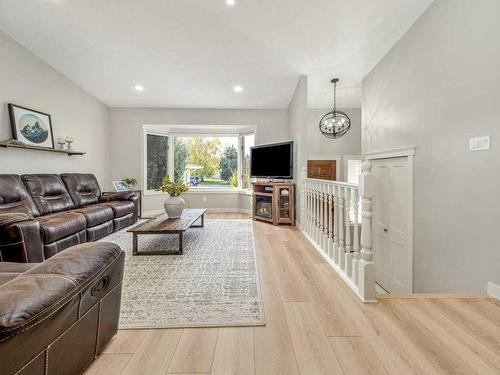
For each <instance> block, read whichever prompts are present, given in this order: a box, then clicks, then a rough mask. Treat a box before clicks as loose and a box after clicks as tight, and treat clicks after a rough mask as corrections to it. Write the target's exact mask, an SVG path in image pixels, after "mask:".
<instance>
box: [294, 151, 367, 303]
mask: <svg viewBox="0 0 500 375" xmlns="http://www.w3.org/2000/svg"><path fill="white" fill-rule="evenodd" d="M371 170H372V164H371V163H370V162H369V161H366V162H364V163H363V165H362V171H361V175H360V176H359V185H355V184H349V183H346V182H339V181H328V180H318V179H313V178H307V177H306V168H305V167H304V168H302V207H301V209H302V219H301V220H302V223H301V227H302V231H303V232H304V234H305V236H306V237H307V238H308V239H309V241H310V242H311V243H312V244H313V245H314V246H315V247H316V249H317V250H318V251H319V253H320V254H321V255H322V256H323V257H325V259H326V260H327V261H328V263H329V264H330V265H331V266H332V267H333V268H334V269H335V271H336V272H337V273H338V274H339V275H340V276H341V277H342V278H343V279H344V281H345V282H346V283H347V284H348V285H349V286H350V287H351V288H352V289H353V290H354V292H355V293H356V294H357V295H358V296H359V297H360V298H361V300H363V301H364V302H374V301H376V292H375V265H374V264H373V253H372V199H373V197H374V194H375V180H374V175H373V174H372V173H371ZM360 203H361V205H360ZM360 207H361V220H360V215H359V208H360ZM360 221H361V222H360ZM360 226H361V236H360V233H359V230H360Z"/></svg>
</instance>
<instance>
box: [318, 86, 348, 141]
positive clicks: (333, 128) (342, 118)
mask: <svg viewBox="0 0 500 375" xmlns="http://www.w3.org/2000/svg"><path fill="white" fill-rule="evenodd" d="M338 81H339V79H338V78H334V79H332V80H331V83H333V110H332V111H330V112H328V113H327V114H326V115H324V116H323V118H322V119H321V121H320V122H319V130H320V131H321V133H322V134H323V135H324V136H325V137H327V138H331V139H337V138H340V137H342V136H343V135H344V134H345V133H347V131H348V130H349V128H350V127H351V119H350V118H349V116H347V114H346V113H345V112H342V111H339V110H338V109H337V82H338Z"/></svg>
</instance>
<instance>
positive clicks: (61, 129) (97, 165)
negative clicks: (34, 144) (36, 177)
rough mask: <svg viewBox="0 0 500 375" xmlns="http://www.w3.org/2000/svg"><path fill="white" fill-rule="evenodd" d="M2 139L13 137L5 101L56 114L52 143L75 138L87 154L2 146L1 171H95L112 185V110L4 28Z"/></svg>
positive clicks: (0, 52) (0, 41)
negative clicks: (28, 48)
mask: <svg viewBox="0 0 500 375" xmlns="http://www.w3.org/2000/svg"><path fill="white" fill-rule="evenodd" d="M0 56H1V58H0V139H2V140H5V139H10V138H11V137H12V133H11V128H10V122H9V114H8V109H7V103H14V104H18V105H21V106H23V107H28V108H33V109H36V110H39V111H42V112H45V113H49V114H50V115H51V117H52V129H53V132H54V141H55V139H56V138H57V136H72V137H73V138H74V139H75V143H74V144H73V148H74V149H78V150H82V151H86V152H87V154H86V155H84V156H71V157H69V156H67V155H65V154H56V153H49V152H43V151H28V150H19V149H4V148H2V149H0V173H15V174H23V173H62V172H82V173H86V172H88V173H94V174H95V175H96V176H97V178H98V179H99V181H100V183H101V185H103V186H107V185H108V180H107V178H108V108H107V107H106V106H105V105H103V104H102V103H100V102H98V101H97V100H96V99H94V98H93V97H92V96H90V95H89V94H87V93H86V92H85V91H83V90H82V89H81V88H80V87H79V86H77V85H76V84H75V83H73V82H72V81H70V80H68V79H67V78H65V77H64V76H63V75H61V74H60V73H58V72H57V71H55V70H54V69H52V68H51V67H50V66H49V65H47V64H46V63H44V62H43V61H42V60H40V59H39V58H37V57H36V56H35V55H33V54H32V53H31V52H29V51H28V50H26V49H25V48H24V47H22V46H21V45H19V44H18V43H17V42H15V41H14V40H13V39H11V38H10V37H9V36H7V35H6V34H4V33H3V32H1V31H0Z"/></svg>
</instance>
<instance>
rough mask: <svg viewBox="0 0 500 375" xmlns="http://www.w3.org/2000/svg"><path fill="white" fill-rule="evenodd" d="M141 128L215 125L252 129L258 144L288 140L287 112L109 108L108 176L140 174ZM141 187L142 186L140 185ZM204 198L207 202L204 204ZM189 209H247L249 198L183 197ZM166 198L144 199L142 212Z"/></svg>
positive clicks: (156, 207) (157, 206) (157, 207)
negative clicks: (145, 126)
mask: <svg viewBox="0 0 500 375" xmlns="http://www.w3.org/2000/svg"><path fill="white" fill-rule="evenodd" d="M143 125H153V126H154V125H217V126H228V127H230V126H242V125H246V126H254V127H256V128H257V142H258V143H260V144H264V143H272V142H282V141H286V140H288V114H287V111H286V110H259V109H241V110H239V109H168V108H163V109H153V108H112V109H111V110H110V177H111V180H120V179H121V178H123V177H125V176H133V177H136V178H137V179H138V180H139V181H140V179H141V174H142V165H141V163H142V162H141V145H142V126H143ZM141 186H142V185H141ZM203 196H206V199H207V200H206V202H204V201H203ZM185 199H186V203H187V205H188V206H191V207H203V208H209V209H223V210H230V211H231V210H238V209H242V210H249V209H250V199H251V197H250V196H249V195H243V194H238V193H228V194H221V193H206V194H200V193H198V192H196V193H189V192H188V193H187V194H185ZM164 200H165V196H164V195H162V194H159V195H148V196H145V197H144V199H143V203H144V206H143V211H144V212H154V211H158V210H162V209H163V201H164Z"/></svg>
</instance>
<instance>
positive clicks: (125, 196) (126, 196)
mask: <svg viewBox="0 0 500 375" xmlns="http://www.w3.org/2000/svg"><path fill="white" fill-rule="evenodd" d="M112 201H131V202H132V203H133V204H134V223H136V222H137V219H138V218H139V216H140V214H139V198H138V197H137V195H136V194H135V193H134V192H133V191H120V192H117V193H113V194H107V195H101V198H100V202H103V203H106V202H112Z"/></svg>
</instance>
